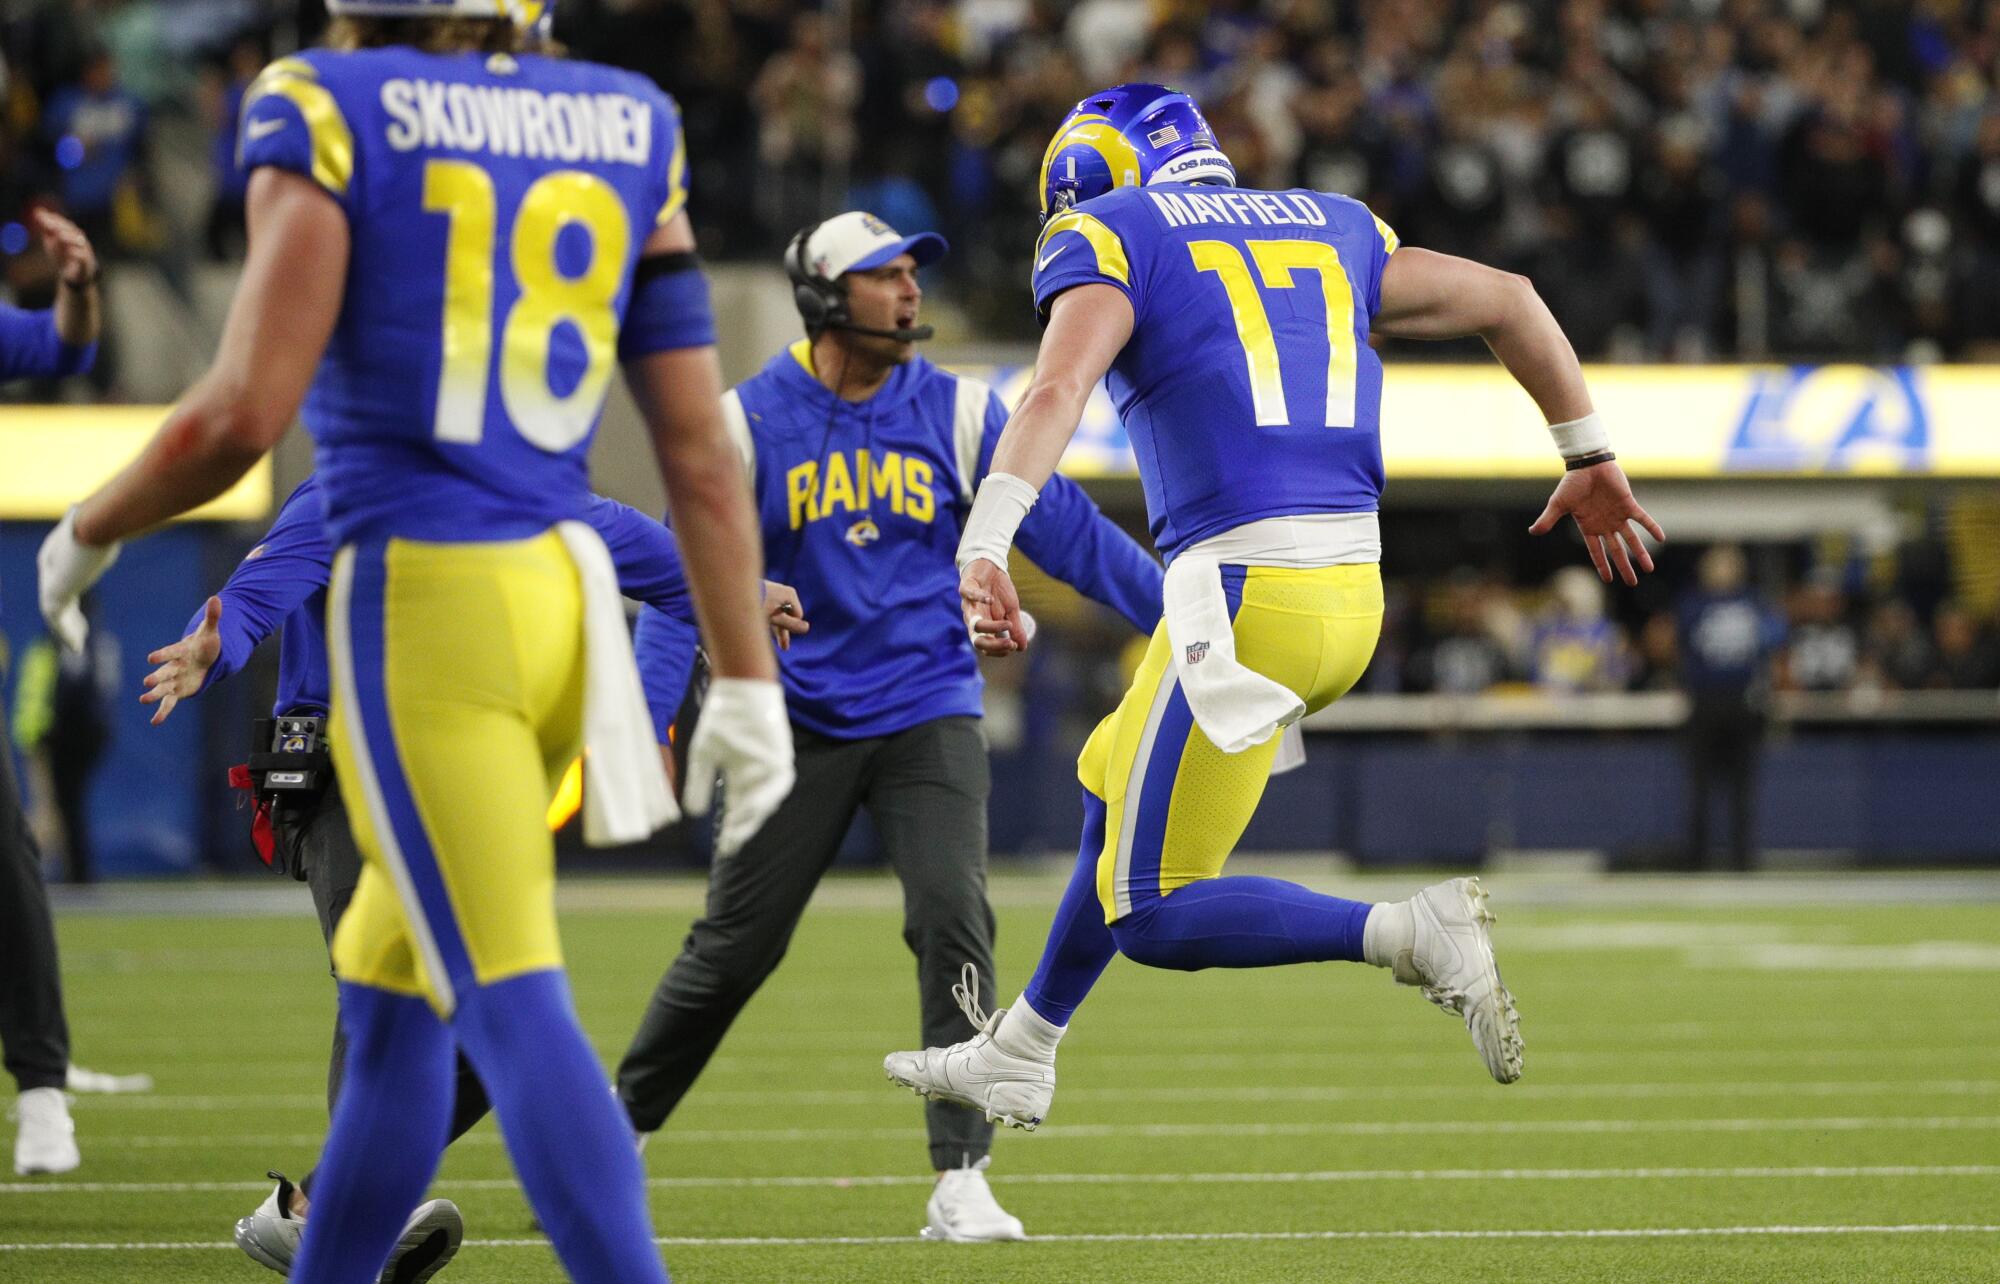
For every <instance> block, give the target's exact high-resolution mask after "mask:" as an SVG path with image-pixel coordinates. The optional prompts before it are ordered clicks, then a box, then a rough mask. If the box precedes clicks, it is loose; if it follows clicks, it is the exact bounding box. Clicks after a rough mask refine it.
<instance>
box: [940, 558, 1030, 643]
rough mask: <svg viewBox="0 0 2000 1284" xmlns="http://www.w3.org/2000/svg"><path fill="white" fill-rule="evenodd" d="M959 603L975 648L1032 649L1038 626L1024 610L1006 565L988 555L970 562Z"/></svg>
mask: <svg viewBox="0 0 2000 1284" xmlns="http://www.w3.org/2000/svg"><path fill="white" fill-rule="evenodd" d="M958 606H959V610H960V611H961V612H962V613H963V614H964V616H965V631H966V632H967V633H968V634H970V635H971V637H972V649H973V650H975V651H977V652H979V654H981V655H1012V654H1013V653H1014V652H1016V651H1025V650H1027V649H1028V643H1029V642H1031V641H1033V640H1034V627H1033V626H1032V625H1031V624H1030V623H1029V622H1028V618H1027V615H1028V613H1027V612H1026V611H1023V610H1022V609H1021V595H1020V594H1019V593H1016V592H1015V591H1014V581H1013V580H1012V579H1011V578H1010V577H1009V576H1008V574H1007V571H1006V569H1005V568H1004V567H1000V566H996V565H994V564H993V563H992V562H989V561H987V560H986V559H985V558H983V557H982V558H979V559H977V560H976V561H972V562H969V563H967V564H966V567H965V571H964V573H963V574H962V575H960V576H959V579H958Z"/></svg>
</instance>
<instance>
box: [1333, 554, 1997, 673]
mask: <svg viewBox="0 0 2000 1284" xmlns="http://www.w3.org/2000/svg"><path fill="white" fill-rule="evenodd" d="M1772 552H1773V555H1770V556H1763V557H1760V558H1759V569H1760V570H1762V571H1763V572H1764V574H1761V575H1753V573H1752V569H1751V560H1750V558H1748V557H1746V555H1745V552H1744V550H1742V549H1740V548H1737V547H1736V546H1734V545H1715V546H1711V547H1709V548H1708V549H1705V550H1703V552H1702V553H1701V554H1700V555H1699V557H1698V558H1695V559H1688V558H1686V556H1685V554H1684V555H1683V559H1684V560H1692V561H1693V563H1694V567H1695V569H1694V573H1693V574H1692V575H1691V576H1688V577H1687V578H1686V582H1685V583H1684V584H1681V585H1680V586H1678V587H1674V588H1665V587H1662V588H1659V589H1656V590H1655V591H1653V592H1650V593H1642V594H1627V595H1623V596H1622V597H1619V598H1614V596H1613V594H1612V592H1611V590H1610V589H1609V588H1607V587H1606V586H1604V585H1602V584H1601V583H1599V581H1598V579H1597V576H1596V575H1595V574H1594V573H1593V572H1592V571H1591V570H1590V569H1589V568H1588V567H1585V566H1568V567H1564V568H1563V569H1561V570H1558V571H1557V572H1555V574H1554V575H1553V576H1552V577H1551V578H1550V579H1549V580H1548V581H1547V582H1546V583H1544V584H1542V585H1538V586H1532V587H1521V586H1520V585H1519V582H1518V581H1510V580H1507V579H1503V578H1501V577H1499V576H1496V575H1488V574H1482V573H1479V572H1473V571H1462V572H1459V573H1457V574H1455V575H1452V576H1449V577H1447V578H1445V579H1442V580H1435V581H1407V580H1406V581H1402V582H1394V581H1392V582H1391V585H1390V591H1389V603H1390V611H1389V617H1388V619H1387V620H1386V621H1385V622H1384V626H1383V638H1382V643H1381V645H1380V647H1379V648H1378V650H1377V653H1376V658H1375V662H1374V664H1373V665H1372V666H1371V667H1370V669H1369V672H1368V675H1367V677H1366V678H1365V679H1364V680H1363V688H1364V689H1366V690H1370V691H1376V692H1437V693H1442V694H1454V695H1470V694H1478V693H1481V692H1486V691H1494V690H1534V691H1540V692H1545V693H1550V694H1571V693H1579V692H1582V693H1588V692H1617V691H1661V690H1686V691H1688V692H1689V693H1690V694H1693V695H1696V696H1698V697H1699V696H1701V695H1703V694H1704V693H1707V692H1711V691H1714V690H1718V689H1728V690H1731V691H1733V692H1737V693H1748V694H1750V695H1751V696H1753V697H1758V696H1761V695H1766V694H1768V693H1769V692H1771V691H1773V690H1779V691H1807V692H1860V693H1874V692H1894V691H1940V690H1946V691H1984V692H1988V693H1992V692H1996V691H2000V627H1996V620H1995V618H1994V616H1993V614H1992V613H1991V612H1990V611H1987V610H1982V609H1980V608H1978V607H1976V606H1974V605H1972V604H1970V603H1968V602H1967V601H1965V600H1963V599H1961V598H1959V597H1956V596H1953V595H1951V594H1950V592H1949V589H1948V588H1944V587H1942V586H1939V585H1936V584H1934V583H1930V582H1928V581H1927V579H1926V578H1925V577H1924V576H1922V575H1920V574H1919V575H1916V576H1910V575H1904V574H1902V573H1900V568H1896V567H1893V566H1892V568H1891V570H1890V571H1889V573H1888V575H1887V576H1886V577H1884V576H1882V575H1880V574H1879V573H1878V574H1875V575H1872V576H1871V575H1870V574H1869V573H1868V568H1866V567H1865V566H1862V565H1856V566H1853V567H1844V566H1840V565H1831V564H1821V565H1818V566H1815V567H1812V568H1811V569H1809V570H1807V571H1805V572H1804V573H1803V574H1799V575H1797V576H1796V577H1791V576H1788V575H1787V573H1786V571H1785V570H1784V569H1783V566H1784V563H1785V561H1786V560H1787V559H1786V558H1785V557H1784V556H1782V555H1781V554H1776V553H1775V551H1772ZM1913 552H1914V554H1915V555H1914V556H1911V557H1910V558H1909V561H1910V562H1912V563H1915V564H1919V565H1921V564H1923V563H1925V562H1926V561H1927V555H1926V554H1924V553H1921V552H1915V551H1914V550H1913ZM1892 560H1893V559H1892ZM1648 599H1650V601H1648ZM1614 605H1617V606H1620V607H1622V608H1623V610H1622V612H1621V614H1622V616H1623V617H1624V618H1621V615H1615V614H1613V613H1612V612H1613V607H1614Z"/></svg>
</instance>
